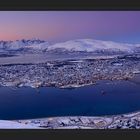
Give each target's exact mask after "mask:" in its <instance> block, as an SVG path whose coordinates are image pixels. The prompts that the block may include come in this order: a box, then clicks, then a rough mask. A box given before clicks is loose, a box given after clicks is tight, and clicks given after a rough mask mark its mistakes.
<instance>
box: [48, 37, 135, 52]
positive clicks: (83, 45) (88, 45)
mask: <svg viewBox="0 0 140 140" xmlns="http://www.w3.org/2000/svg"><path fill="white" fill-rule="evenodd" d="M133 47H134V45H132V44H123V43H116V42H112V41H101V40H93V39H77V40H71V41H66V42H62V43H57V44H54V45H51V46H48V48H47V50H46V51H50V50H55V49H57V50H58V49H59V50H61V49H63V50H67V51H86V52H100V51H117V52H119V51H122V52H132V51H133V50H132V48H133Z"/></svg>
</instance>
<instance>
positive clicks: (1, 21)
mask: <svg viewBox="0 0 140 140" xmlns="http://www.w3.org/2000/svg"><path fill="white" fill-rule="evenodd" d="M23 38H24V39H32V38H39V39H43V40H47V41H55V42H59V41H65V40H71V39H79V38H81V39H82V38H92V39H100V40H112V41H118V42H128V43H140V11H0V40H18V39H23Z"/></svg>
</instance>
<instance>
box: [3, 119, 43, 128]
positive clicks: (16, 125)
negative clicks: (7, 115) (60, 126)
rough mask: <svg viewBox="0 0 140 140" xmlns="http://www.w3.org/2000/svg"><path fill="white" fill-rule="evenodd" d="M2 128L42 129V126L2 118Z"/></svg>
mask: <svg viewBox="0 0 140 140" xmlns="http://www.w3.org/2000/svg"><path fill="white" fill-rule="evenodd" d="M0 129H41V127H37V126H33V125H31V124H23V123H19V122H16V121H7V120H0Z"/></svg>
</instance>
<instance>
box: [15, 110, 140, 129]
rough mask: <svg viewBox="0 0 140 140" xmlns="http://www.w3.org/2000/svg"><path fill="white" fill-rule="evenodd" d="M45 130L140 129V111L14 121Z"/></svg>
mask: <svg viewBox="0 0 140 140" xmlns="http://www.w3.org/2000/svg"><path fill="white" fill-rule="evenodd" d="M13 121H15V122H18V123H21V124H27V125H32V126H35V127H38V128H44V129H140V111H135V112H131V113H124V114H118V115H104V116H62V117H47V118H36V119H25V120H13Z"/></svg>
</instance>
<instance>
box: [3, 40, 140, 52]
mask: <svg viewBox="0 0 140 140" xmlns="http://www.w3.org/2000/svg"><path fill="white" fill-rule="evenodd" d="M0 52H1V53H4V52H14V53H65V52H69V53H74V52H77V53H78V52H81V53H82V52H84V53H97V54H123V53H125V54H126V53H129V54H130V53H140V44H126V43H116V42H113V41H101V40H94V39H76V40H70V41H66V42H61V43H54V44H50V43H49V42H47V41H43V40H39V39H32V40H25V39H22V40H17V41H0Z"/></svg>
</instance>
